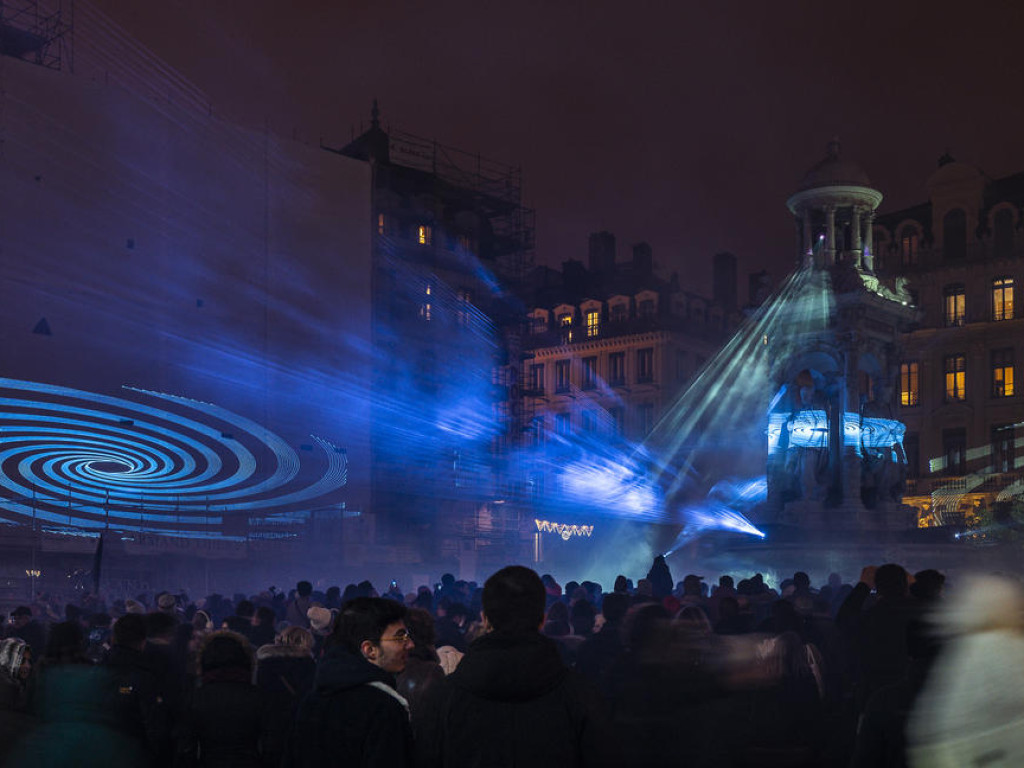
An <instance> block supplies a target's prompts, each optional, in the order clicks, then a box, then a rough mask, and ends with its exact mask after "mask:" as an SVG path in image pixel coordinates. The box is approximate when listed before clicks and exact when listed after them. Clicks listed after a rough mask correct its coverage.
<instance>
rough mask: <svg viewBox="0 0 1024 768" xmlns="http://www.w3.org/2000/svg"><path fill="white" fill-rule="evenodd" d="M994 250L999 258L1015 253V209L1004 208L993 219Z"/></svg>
mask: <svg viewBox="0 0 1024 768" xmlns="http://www.w3.org/2000/svg"><path fill="white" fill-rule="evenodd" d="M992 230H993V232H992V251H993V254H994V255H995V257H996V258H997V259H1005V258H1008V257H1010V256H1012V255H1013V211H1011V210H1010V209H1009V208H1003V209H1002V210H1001V211H999V213H997V214H996V215H995V217H994V218H993V219H992Z"/></svg>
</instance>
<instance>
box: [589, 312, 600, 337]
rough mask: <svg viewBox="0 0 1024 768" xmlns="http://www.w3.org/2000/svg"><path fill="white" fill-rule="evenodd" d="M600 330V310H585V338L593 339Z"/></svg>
mask: <svg viewBox="0 0 1024 768" xmlns="http://www.w3.org/2000/svg"><path fill="white" fill-rule="evenodd" d="M600 331H601V312H600V310H592V311H590V312H587V338H588V339H593V338H596V337H597V335H598V334H599V333H600Z"/></svg>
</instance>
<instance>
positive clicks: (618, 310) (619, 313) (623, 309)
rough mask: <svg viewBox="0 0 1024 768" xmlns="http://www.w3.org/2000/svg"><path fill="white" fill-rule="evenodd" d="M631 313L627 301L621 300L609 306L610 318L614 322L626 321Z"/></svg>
mask: <svg viewBox="0 0 1024 768" xmlns="http://www.w3.org/2000/svg"><path fill="white" fill-rule="evenodd" d="M628 314H629V306H628V305H627V304H626V302H624V301H623V302H619V303H618V304H612V305H611V307H610V308H609V314H608V319H609V320H610V321H611V322H613V323H624V322H626V317H627V316H628Z"/></svg>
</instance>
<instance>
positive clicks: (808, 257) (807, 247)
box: [800, 208, 814, 264]
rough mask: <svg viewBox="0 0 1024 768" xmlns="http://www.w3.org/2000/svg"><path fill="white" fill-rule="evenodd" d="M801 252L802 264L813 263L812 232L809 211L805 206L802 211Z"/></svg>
mask: <svg viewBox="0 0 1024 768" xmlns="http://www.w3.org/2000/svg"><path fill="white" fill-rule="evenodd" d="M802 224H803V237H804V240H803V253H802V254H801V259H800V261H801V263H802V264H811V263H813V261H812V260H813V258H814V241H813V240H812V239H811V238H812V237H814V234H813V233H812V231H811V212H810V211H809V210H807V209H806V208H805V209H804V211H803V222H802Z"/></svg>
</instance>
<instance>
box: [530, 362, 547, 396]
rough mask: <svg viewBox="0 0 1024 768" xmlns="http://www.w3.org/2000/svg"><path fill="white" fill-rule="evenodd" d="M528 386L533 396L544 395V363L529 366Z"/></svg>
mask: <svg viewBox="0 0 1024 768" xmlns="http://www.w3.org/2000/svg"><path fill="white" fill-rule="evenodd" d="M529 386H530V389H531V391H532V392H533V394H536V395H543V394H544V363H535V364H534V365H531V366H530V382H529Z"/></svg>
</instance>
